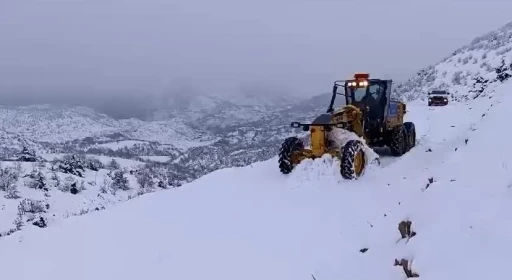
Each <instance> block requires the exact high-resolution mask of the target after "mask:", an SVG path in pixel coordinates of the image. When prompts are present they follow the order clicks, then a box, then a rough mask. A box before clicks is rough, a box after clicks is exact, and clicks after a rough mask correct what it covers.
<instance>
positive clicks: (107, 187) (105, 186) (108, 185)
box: [100, 175, 116, 195]
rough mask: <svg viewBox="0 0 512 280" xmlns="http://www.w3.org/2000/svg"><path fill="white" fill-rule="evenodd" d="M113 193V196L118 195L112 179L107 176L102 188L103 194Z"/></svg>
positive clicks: (104, 178)
mask: <svg viewBox="0 0 512 280" xmlns="http://www.w3.org/2000/svg"><path fill="white" fill-rule="evenodd" d="M109 191H110V193H112V195H116V190H114V189H112V178H110V176H108V175H105V176H104V177H103V184H102V185H101V186H100V192H101V193H108V192H109Z"/></svg>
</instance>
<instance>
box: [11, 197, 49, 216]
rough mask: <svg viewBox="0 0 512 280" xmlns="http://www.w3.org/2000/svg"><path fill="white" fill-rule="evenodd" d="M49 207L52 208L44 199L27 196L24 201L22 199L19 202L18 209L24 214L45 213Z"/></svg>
mask: <svg viewBox="0 0 512 280" xmlns="http://www.w3.org/2000/svg"><path fill="white" fill-rule="evenodd" d="M48 208H50V205H48V204H46V203H45V202H44V201H41V200H35V199H31V198H25V199H23V200H22V201H20V204H18V211H19V212H20V213H22V214H26V213H32V214H38V213H44V212H46V209H48Z"/></svg>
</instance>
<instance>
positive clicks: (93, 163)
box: [86, 157, 105, 171]
mask: <svg viewBox="0 0 512 280" xmlns="http://www.w3.org/2000/svg"><path fill="white" fill-rule="evenodd" d="M86 164H87V168H89V169H90V170H92V171H99V170H100V169H103V168H105V165H104V164H103V163H102V162H101V161H100V160H99V159H97V158H94V157H86Z"/></svg>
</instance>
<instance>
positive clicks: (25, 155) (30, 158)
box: [18, 147, 37, 162]
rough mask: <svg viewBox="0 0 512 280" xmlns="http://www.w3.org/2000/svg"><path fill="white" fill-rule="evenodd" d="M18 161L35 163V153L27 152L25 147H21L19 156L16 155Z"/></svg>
mask: <svg viewBox="0 0 512 280" xmlns="http://www.w3.org/2000/svg"><path fill="white" fill-rule="evenodd" d="M18 161H23V162H36V161H37V156H36V153H35V152H34V151H31V150H29V149H28V148H27V147H23V148H22V150H21V152H20V154H19V155H18Z"/></svg>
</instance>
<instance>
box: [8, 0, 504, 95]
mask: <svg viewBox="0 0 512 280" xmlns="http://www.w3.org/2000/svg"><path fill="white" fill-rule="evenodd" d="M511 10H512V1H492V0H479V1H477V0H473V1H455V0H435V1H432V0H429V1H411V0H409V1H391V0H386V1H383V0H365V1H347V0H345V1H341V0H316V1H314V0H310V1H300V0H295V1H284V0H258V1H251V2H246V1H234V0H181V1H174V0H138V1H135V0H82V1H78V0H61V1H42V0H39V1H36V0H23V1H21V0H3V1H0V38H1V43H0V94H1V95H3V96H4V97H5V96H8V95H9V94H10V95H12V94H32V95H34V94H37V95H41V96H48V95H50V94H58V95H61V96H62V95H65V96H68V97H70V96H79V95H81V96H82V98H84V99H86V98H88V97H91V96H105V95H109V94H111V95H116V96H121V95H136V94H150V95H155V94H156V95H159V94H164V93H166V94H169V93H175V91H176V90H174V91H173V89H179V88H183V87H182V86H176V84H180V85H185V88H188V90H189V92H204V91H207V92H210V93H216V94H219V95H221V94H228V93H229V94H233V93H236V92H237V91H239V90H244V91H248V88H250V87H251V86H252V85H255V84H258V83H262V84H263V85H265V86H267V87H268V88H273V87H275V88H279V89H280V90H282V91H283V92H286V93H295V94H300V95H312V94H317V93H319V92H325V91H329V90H330V88H331V82H332V80H334V79H340V78H347V77H348V76H349V75H351V74H352V73H353V72H355V71H369V72H371V73H372V76H374V77H377V76H381V77H385V78H393V79H394V80H397V81H399V80H403V79H406V78H408V77H410V76H411V75H413V74H414V73H415V72H416V71H417V70H418V69H419V68H422V67H424V66H426V65H428V64H431V63H434V62H436V61H438V60H440V59H442V58H443V57H445V56H447V55H449V53H450V52H451V51H453V50H454V49H456V48H458V47H460V46H461V45H463V44H466V43H468V42H470V41H471V40H472V39H473V38H474V37H476V36H479V35H482V34H483V33H486V32H488V31H491V30H493V29H495V28H498V27H500V26H501V25H503V24H505V23H506V22H508V21H510V20H512V19H511V18H510V11H511ZM265 86H263V88H264V87H265ZM249 91H250V90H249ZM269 92H273V91H271V90H269ZM20 96H21V95H20Z"/></svg>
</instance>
